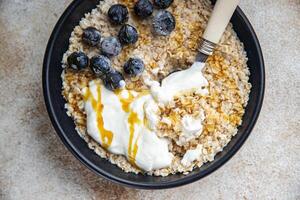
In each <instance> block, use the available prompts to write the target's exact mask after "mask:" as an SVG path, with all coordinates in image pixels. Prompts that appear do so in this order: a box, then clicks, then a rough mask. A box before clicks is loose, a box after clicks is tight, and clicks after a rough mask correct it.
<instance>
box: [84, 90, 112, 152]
mask: <svg viewBox="0 0 300 200" xmlns="http://www.w3.org/2000/svg"><path fill="white" fill-rule="evenodd" d="M97 93H98V98H97V99H98V101H97V100H96V99H95V98H94V97H93V95H92V92H91V91H90V89H89V88H88V89H87V91H86V93H85V95H84V101H88V100H90V101H91V104H92V107H93V109H94V111H95V112H96V115H97V127H98V130H99V132H100V136H101V141H102V145H101V146H102V147H103V148H105V149H108V148H109V146H110V145H111V143H112V140H113V133H112V132H111V131H109V130H106V129H105V128H104V120H103V116H102V112H103V104H102V102H101V86H100V85H97Z"/></svg>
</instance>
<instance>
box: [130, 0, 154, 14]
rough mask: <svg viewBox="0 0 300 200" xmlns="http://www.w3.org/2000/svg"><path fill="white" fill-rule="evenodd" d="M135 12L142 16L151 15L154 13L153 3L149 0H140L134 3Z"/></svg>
mask: <svg viewBox="0 0 300 200" xmlns="http://www.w3.org/2000/svg"><path fill="white" fill-rule="evenodd" d="M134 12H135V14H136V15H137V16H139V17H140V18H146V17H149V16H150V15H151V14H152V13H153V4H152V3H151V2H150V1H149V0H139V1H138V2H137V3H136V4H135V5H134Z"/></svg>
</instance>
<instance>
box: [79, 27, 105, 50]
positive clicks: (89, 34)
mask: <svg viewBox="0 0 300 200" xmlns="http://www.w3.org/2000/svg"><path fill="white" fill-rule="evenodd" d="M100 40H101V34H100V31H98V30H97V29H96V28H94V27H88V28H86V29H84V30H83V34H82V41H83V42H84V43H86V44H87V45H90V46H96V45H98V44H99V43H100Z"/></svg>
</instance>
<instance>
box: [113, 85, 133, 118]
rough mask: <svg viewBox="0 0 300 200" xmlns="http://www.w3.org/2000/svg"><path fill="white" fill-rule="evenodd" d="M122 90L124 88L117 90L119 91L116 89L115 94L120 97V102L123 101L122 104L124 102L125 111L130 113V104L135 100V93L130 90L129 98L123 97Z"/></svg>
mask: <svg viewBox="0 0 300 200" xmlns="http://www.w3.org/2000/svg"><path fill="white" fill-rule="evenodd" d="M121 92H122V90H117V91H115V94H116V95H117V96H118V97H119V100H120V102H121V104H122V109H123V110H124V111H125V112H127V113H129V111H130V104H131V103H132V102H133V101H134V96H133V94H132V93H131V92H129V91H128V95H129V96H128V98H126V99H125V98H122V97H121Z"/></svg>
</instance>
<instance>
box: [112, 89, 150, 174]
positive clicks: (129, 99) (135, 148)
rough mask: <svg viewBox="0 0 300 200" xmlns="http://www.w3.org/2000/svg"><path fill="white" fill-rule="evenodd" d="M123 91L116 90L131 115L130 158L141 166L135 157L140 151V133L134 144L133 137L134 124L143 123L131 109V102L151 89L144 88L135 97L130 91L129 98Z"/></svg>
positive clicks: (133, 162) (129, 119)
mask: <svg viewBox="0 0 300 200" xmlns="http://www.w3.org/2000/svg"><path fill="white" fill-rule="evenodd" d="M121 92H122V90H117V91H115V94H116V95H117V96H118V97H119V100H120V102H121V104H122V109H123V110H124V111H125V112H127V113H129V117H128V123H129V132H130V136H129V142H128V160H129V162H130V163H131V164H132V165H133V166H135V167H137V168H139V167H138V166H137V165H136V163H135V159H136V155H137V152H138V148H139V147H138V144H137V143H138V140H139V137H140V134H139V135H138V136H137V138H136V140H135V142H134V144H133V139H134V129H135V128H134V125H135V124H140V123H141V120H140V119H139V118H138V115H137V113H136V112H133V111H130V104H131V103H132V102H133V101H134V100H135V99H137V98H140V97H142V96H144V95H147V94H149V91H147V90H144V91H142V92H140V93H139V94H138V95H137V97H134V95H133V94H132V93H131V92H130V91H128V95H129V96H128V97H127V98H123V97H122V96H121Z"/></svg>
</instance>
